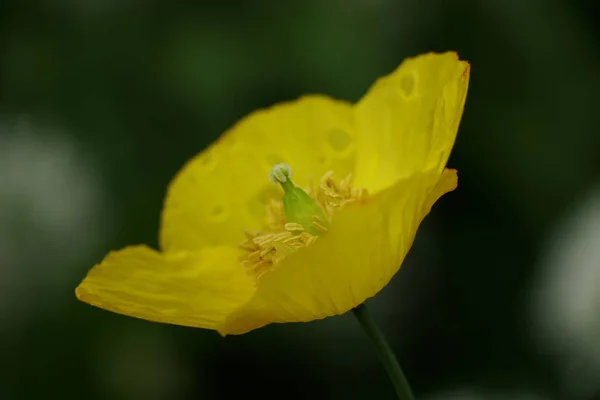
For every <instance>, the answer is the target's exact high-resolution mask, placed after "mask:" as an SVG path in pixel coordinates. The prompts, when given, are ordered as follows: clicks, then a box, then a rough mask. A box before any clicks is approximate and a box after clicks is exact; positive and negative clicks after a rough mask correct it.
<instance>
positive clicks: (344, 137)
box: [327, 129, 352, 152]
mask: <svg viewBox="0 0 600 400" xmlns="http://www.w3.org/2000/svg"><path fill="white" fill-rule="evenodd" d="M327 141H328V142H329V145H330V146H331V148H332V149H333V150H335V151H337V152H342V151H344V150H346V149H347V148H348V146H350V144H351V143H352V138H351V137H350V135H349V134H348V132H345V131H342V130H339V129H334V130H331V131H329V132H327Z"/></svg>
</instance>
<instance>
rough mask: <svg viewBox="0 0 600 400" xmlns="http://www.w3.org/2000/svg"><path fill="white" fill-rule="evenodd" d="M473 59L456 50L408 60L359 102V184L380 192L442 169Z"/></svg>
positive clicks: (452, 139)
mask: <svg viewBox="0 0 600 400" xmlns="http://www.w3.org/2000/svg"><path fill="white" fill-rule="evenodd" d="M468 83H469V64H468V63H467V62H466V61H460V60H459V59H458V55H457V54H456V53H443V54H435V53H429V54H425V55H422V56H418V57H415V58H409V59H407V60H405V61H404V62H403V63H402V64H401V65H400V67H398V69H396V70H395V71H394V72H393V73H391V74H390V75H388V76H385V77H383V78H380V79H379V80H377V81H376V82H375V84H374V85H373V86H372V87H371V88H370V89H369V91H368V92H367V94H366V95H365V96H364V97H363V98H362V99H361V100H360V102H359V103H358V104H357V105H356V109H355V122H356V128H357V132H358V134H359V135H358V137H357V149H358V150H357V155H356V171H355V181H354V184H355V185H357V186H363V187H366V188H368V189H369V191H370V192H371V193H375V192H377V191H379V190H381V189H384V188H386V187H389V186H390V185H392V184H393V183H394V182H396V181H397V180H399V179H403V178H406V177H409V176H411V175H412V174H415V173H419V172H424V171H436V172H438V173H439V172H441V171H442V170H443V169H444V167H445V165H446V162H447V161H448V157H449V155H450V151H451V150H452V146H453V145H454V140H455V138H456V132H457V130H458V125H459V123H460V119H461V116H462V112H463V108H464V103H465V99H466V96H467V88H468Z"/></svg>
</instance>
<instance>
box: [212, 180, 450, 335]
mask: <svg viewBox="0 0 600 400" xmlns="http://www.w3.org/2000/svg"><path fill="white" fill-rule="evenodd" d="M456 184H457V177H456V171H454V170H445V171H444V172H443V173H442V174H438V173H433V172H432V173H427V174H418V175H415V176H413V177H411V178H409V179H406V180H402V181H400V182H397V183H396V184H395V185H394V186H392V187H390V188H388V189H387V190H384V191H381V192H379V193H378V194H377V195H376V196H374V197H371V198H369V199H368V202H367V203H364V204H358V203H357V204H352V205H349V206H347V207H346V208H344V209H341V210H339V211H338V212H337V213H336V214H335V215H334V220H333V222H332V224H331V229H330V230H329V232H328V233H327V234H326V235H325V236H323V237H321V238H319V239H318V240H317V241H316V242H315V243H314V244H313V245H312V246H310V247H308V248H306V249H301V250H299V251H298V252H297V253H295V254H292V255H291V256H289V257H288V258H287V259H286V260H284V261H283V262H282V264H281V265H278V266H277V268H275V269H274V270H273V271H272V272H268V273H266V274H265V275H263V276H262V277H261V278H260V281H259V284H258V290H257V292H256V294H255V295H254V297H253V298H252V299H251V300H250V301H249V302H248V303H247V304H246V305H245V306H243V307H242V308H240V309H239V310H237V311H236V312H235V313H234V314H232V315H231V317H230V318H228V320H227V321H226V323H225V324H224V325H223V326H222V327H221V329H220V332H221V333H222V334H241V333H245V332H247V331H250V330H252V329H256V328H259V327H261V326H264V325H266V324H269V323H271V322H306V321H311V320H315V319H321V318H325V317H328V316H332V315H339V314H343V313H345V312H346V311H348V310H350V309H352V308H354V307H356V306H358V305H359V304H361V303H362V302H364V301H365V300H366V299H368V298H369V297H372V296H374V295H375V294H376V293H378V292H379V291H380V290H381V289H382V288H383V287H384V286H385V285H386V284H387V283H388V282H389V281H390V279H391V278H392V277H393V276H394V274H395V273H396V272H397V271H398V269H399V268H400V266H401V264H402V261H403V260H404V257H405V256H406V254H407V252H408V250H409V249H410V246H411V245H412V242H413V240H414V237H415V234H416V232H417V228H418V226H419V224H420V223H421V221H422V220H423V218H424V217H425V216H426V215H427V214H428V213H429V211H430V209H431V207H432V205H433V203H435V201H437V199H438V198H439V197H440V196H442V195H443V194H444V193H447V192H449V191H452V190H454V189H455V188H456Z"/></svg>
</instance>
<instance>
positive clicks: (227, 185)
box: [76, 53, 469, 334]
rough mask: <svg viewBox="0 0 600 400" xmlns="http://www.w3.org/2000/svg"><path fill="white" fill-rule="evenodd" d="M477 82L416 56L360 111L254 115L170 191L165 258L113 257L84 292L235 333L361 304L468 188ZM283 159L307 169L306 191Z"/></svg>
mask: <svg viewBox="0 0 600 400" xmlns="http://www.w3.org/2000/svg"><path fill="white" fill-rule="evenodd" d="M468 80H469V64H468V63H467V62H465V61H460V60H459V59H458V56H457V55H456V53H443V54H434V53H429V54H425V55H421V56H418V57H415V58H410V59H407V60H405V61H404V62H403V63H402V64H401V65H400V67H399V68H398V69H397V70H395V71H394V72H393V73H391V74H390V75H388V76H386V77H383V78H380V79H379V80H377V81H376V82H375V84H374V85H373V86H372V87H371V88H370V89H369V90H368V92H367V94H366V95H365V96H364V97H363V98H362V99H361V100H360V101H359V102H358V103H356V104H350V103H347V102H344V101H339V100H334V99H331V98H329V97H326V96H322V95H310V96H305V97H302V98H300V99H298V100H296V101H293V102H289V103H283V104H278V105H275V106H273V107H271V108H268V109H264V110H259V111H256V112H253V113H251V114H250V115H248V116H247V117H245V118H244V119H242V120H241V121H240V122H239V123H237V124H236V125H235V126H234V127H233V128H231V129H230V130H229V131H228V132H226V133H225V134H224V135H223V136H222V137H221V138H220V139H219V140H218V141H217V142H216V143H214V144H212V145H211V146H210V147H208V148H207V149H206V150H204V151H203V152H201V153H200V154H199V155H198V156H196V157H195V158H193V159H192V160H191V161H189V162H188V163H187V164H186V165H185V166H184V167H183V168H182V170H181V171H180V172H179V173H178V174H177V176H176V177H175V178H174V180H173V181H172V183H171V184H170V185H169V188H168V193H167V196H166V201H165V205H164V209H163V212H162V221H161V222H162V223H161V229H160V247H161V250H160V251H156V250H153V249H151V248H149V247H146V246H143V245H140V246H131V247H126V248H124V249H122V250H119V251H115V252H111V253H109V254H108V255H107V256H106V258H105V259H104V260H103V261H102V262H101V263H100V264H98V265H96V266H95V267H94V268H92V269H91V270H90V271H89V273H88V275H87V277H86V278H85V279H84V280H83V281H82V283H81V284H80V285H79V286H78V287H77V289H76V295H77V297H78V298H79V300H81V301H84V302H86V303H89V304H92V305H94V306H97V307H100V308H103V309H106V310H110V311H113V312H116V313H120V314H125V315H129V316H132V317H138V318H143V319H147V320H151V321H157V322H164V323H172V324H178V325H185V326H191V327H198V328H207V329H214V330H217V331H219V332H220V333H221V334H241V333H245V332H248V331H250V330H252V329H256V328H259V327H262V326H264V325H267V324H269V323H273V322H307V321H311V320H315V319H321V318H325V317H329V316H332V315H338V314H343V313H345V312H346V311H348V310H350V309H352V308H354V307H356V306H358V305H360V304H361V303H363V302H364V301H365V300H366V299H368V298H370V297H372V296H374V295H375V294H377V293H378V292H379V291H380V290H381V289H382V288H383V287H384V286H385V285H386V284H387V283H388V282H389V281H390V279H391V278H392V277H393V276H394V274H395V273H396V272H397V271H398V269H399V268H400V266H401V264H402V261H403V259H404V257H405V256H406V254H407V252H408V250H409V249H410V246H411V245H412V242H413V240H414V237H415V234H416V232H417V228H418V226H419V224H420V223H421V221H422V220H423V218H424V217H425V216H426V215H427V214H428V213H429V211H430V209H431V207H432V205H433V204H434V203H435V202H436V201H437V199H438V198H439V197H440V196H442V195H443V194H445V193H447V192H449V191H452V190H454V189H455V188H456V185H457V177H456V171H454V170H449V169H445V165H446V162H447V160H448V157H449V154H450V151H451V149H452V146H453V144H454V140H455V137H456V132H457V129H458V125H459V122H460V119H461V115H462V111H463V107H464V103H465V98H466V94H467V87H468ZM279 163H285V164H286V165H287V166H290V167H291V168H292V169H293V183H291V178H292V176H291V175H290V174H291V171H290V170H289V169H288V167H287V166H284V165H278V164H279ZM274 165H275V166H276V167H275V168H273V166H274ZM269 172H271V175H272V176H271V178H274V180H275V182H276V183H280V184H282V186H284V189H285V196H288V193H292V192H288V191H293V193H295V194H298V195H299V197H294V199H292V200H290V199H291V198H288V201H287V202H286V200H285V198H284V190H282V189H281V188H280V187H278V186H276V185H273V184H272V183H271V182H269V179H268V175H269ZM288 184H289V185H288ZM285 185H288V186H285ZM290 185H291V186H290ZM294 185H297V186H294ZM299 188H305V189H303V190H301V189H299ZM296 189H297V190H296ZM300 192H302V193H300ZM298 199H299V200H298ZM294 207H295V208H294ZM290 210H291V211H290ZM294 213H295V214H294ZM292 214H293V215H295V216H294V217H292ZM307 216H308V217H307ZM307 218H308V219H307ZM311 218H312V222H311V221H309V219H311Z"/></svg>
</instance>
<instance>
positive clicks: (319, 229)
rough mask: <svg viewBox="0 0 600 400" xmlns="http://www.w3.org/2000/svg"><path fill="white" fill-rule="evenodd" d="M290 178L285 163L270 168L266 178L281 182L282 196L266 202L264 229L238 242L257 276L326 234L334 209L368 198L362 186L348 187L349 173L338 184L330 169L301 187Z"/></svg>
mask: <svg viewBox="0 0 600 400" xmlns="http://www.w3.org/2000/svg"><path fill="white" fill-rule="evenodd" d="M291 177H292V170H291V168H290V167H289V166H288V165H286V164H277V165H275V166H274V167H273V168H272V169H271V172H270V174H269V179H270V180H271V181H272V182H273V183H275V184H279V185H281V187H282V188H283V191H284V194H283V197H282V198H281V199H271V201H270V202H269V203H268V205H267V227H266V229H265V231H264V232H246V240H244V242H243V243H241V244H240V247H241V248H242V249H244V250H245V251H246V252H247V253H246V254H245V255H244V256H243V258H242V264H243V265H244V267H246V268H248V269H249V270H250V271H251V272H253V273H254V274H255V276H256V277H257V278H258V277H260V276H261V275H262V274H264V273H265V272H267V271H269V270H271V269H272V268H273V267H274V266H275V265H276V264H278V263H279V262H281V261H283V260H284V259H285V258H286V257H287V256H289V255H290V254H292V253H294V252H295V251H297V250H298V249H301V248H303V247H308V246H310V245H311V244H313V243H314V242H315V241H316V240H317V239H318V237H319V236H321V235H324V234H326V233H327V231H328V230H329V225H330V223H331V219H332V216H333V214H334V210H335V209H338V208H341V207H344V206H345V205H347V204H350V203H353V202H356V201H360V200H364V199H365V198H366V197H367V191H366V190H365V189H363V188H360V187H357V188H353V187H351V186H350V181H351V179H352V174H350V175H348V176H347V177H346V178H344V179H342V180H341V181H340V182H339V183H337V182H336V181H335V180H334V179H333V171H329V172H327V173H325V175H323V177H322V178H321V180H320V181H319V183H318V184H317V185H314V184H312V183H311V184H309V185H308V187H306V188H304V189H302V188H299V187H297V186H296V185H294V183H293V182H292V180H291Z"/></svg>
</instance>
